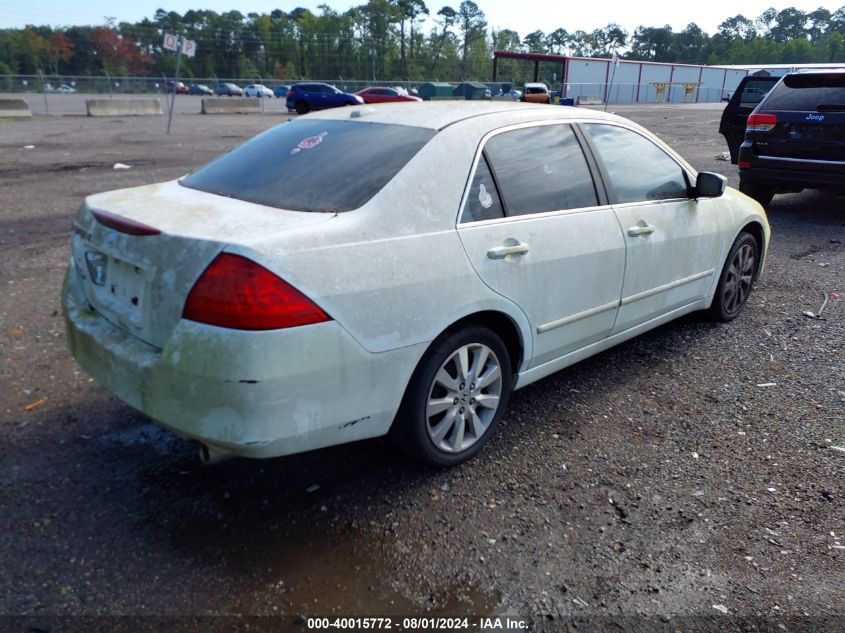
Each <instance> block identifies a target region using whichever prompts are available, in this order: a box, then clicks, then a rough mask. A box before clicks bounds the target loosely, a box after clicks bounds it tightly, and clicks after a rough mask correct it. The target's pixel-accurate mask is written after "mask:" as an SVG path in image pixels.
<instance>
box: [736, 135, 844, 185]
mask: <svg viewBox="0 0 845 633" xmlns="http://www.w3.org/2000/svg"><path fill="white" fill-rule="evenodd" d="M743 162H745V163H748V164H750V166H749V167H740V169H739V177H740V180H742V181H743V182H745V183H748V184H753V185H759V186H765V187H772V188H774V189H775V190H778V189H781V190H788V191H797V190H800V189H802V188H808V189H838V190H843V189H845V161H838V160H837V161H832V160H809V159H802V158H788V157H780V156H766V155H758V154H755V153H754V150H753V149H752V148H751V147H750V146H749V143H748V142H746V143H744V144H743V145H742V146H741V147H740V151H739V163H740V165H741V164H742V163H743Z"/></svg>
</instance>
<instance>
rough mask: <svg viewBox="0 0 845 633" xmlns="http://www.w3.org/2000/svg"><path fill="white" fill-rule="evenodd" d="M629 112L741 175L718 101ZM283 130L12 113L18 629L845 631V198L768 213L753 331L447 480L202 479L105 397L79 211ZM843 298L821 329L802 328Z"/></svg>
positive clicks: (510, 429)
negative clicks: (93, 196)
mask: <svg viewBox="0 0 845 633" xmlns="http://www.w3.org/2000/svg"><path fill="white" fill-rule="evenodd" d="M616 110H617V111H618V112H619V113H621V114H624V115H626V116H629V117H631V118H633V119H634V120H637V121H639V122H641V123H643V124H645V125H646V126H647V127H649V128H650V129H652V130H653V131H655V132H657V133H659V134H660V135H661V136H662V137H663V138H664V139H665V140H667V141H668V142H669V143H670V144H671V145H673V146H674V147H676V148H677V149H678V150H679V151H680V152H681V153H682V154H684V155H685V156H686V157H687V158H688V159H690V161H691V162H692V163H693V164H694V165H695V166H696V167H697V168H699V169H708V170H713V171H721V172H722V173H725V174H726V175H729V176H730V178H731V183H732V184H734V185H736V183H737V179H736V173H735V167H734V166H732V165H730V164H729V163H726V162H721V161H718V160H717V159H716V157H717V156H718V155H719V154H720V153H721V152H723V151H724V150H725V149H726V148H725V147H724V144H723V142H722V139H721V137H719V136H718V135H717V133H716V129H717V127H718V118H719V116H720V114H721V105H720V104H710V105H702V106H662V107H661V106H652V107H625V108H621V107H620V108H616ZM285 118H286V117H285V115H282V114H272V115H271V114H265V115H255V116H231V117H228V116H223V117H215V118H211V117H202V116H199V115H187V114H186V115H180V116H179V117H177V121H176V122H175V124H174V134H173V135H172V136H170V137H167V136H166V135H165V134H164V125H163V124H162V120H161V118H156V119H141V118H135V119H129V118H127V119H118V118H114V119H89V118H85V117H77V116H64V117H37V118H36V119H33V120H28V121H18V122H6V123H0V150H2V151H0V187H1V188H0V191H2V194H0V195H2V204H0V341H2V345H1V346H0V385H2V389H0V420H2V427H0V428H2V434H3V441H2V442H0V472H2V473H3V477H2V480H0V570H3V571H2V573H0V614H7V615H23V616H27V618H25V619H24V620H21V621H20V622H23V624H21V623H20V622H17V621H16V624H15V625H14V626H19V625H20V626H25V627H31V626H36V625H35V624H33V623H38V622H43V623H44V624H38V625H37V626H36V628H23V629H14V628H11V629H9V630H53V631H58V630H66V629H67V624H68V622H67V621H66V620H51V619H50V616H70V615H74V616H80V615H88V616H98V615H127V614H132V615H136V616H139V615H147V616H198V615H217V614H260V615H284V616H286V617H285V619H282V620H278V621H274V622H276V623H277V624H279V626H280V627H281V628H279V629H278V630H285V628H284V627H287V626H296V627H297V628H298V629H300V630H301V629H302V627H301V626H299V625H295V624H294V620H293V618H294V617H295V616H298V615H314V614H320V615H338V614H339V615H350V614H358V615H387V614H420V613H428V614H450V615H454V614H475V615H483V614H493V613H497V614H498V613H510V614H517V615H522V616H525V617H529V618H531V620H532V622H533V626H534V627H535V628H541V627H546V628H548V629H549V630H557V629H558V628H562V627H563V626H572V625H573V624H574V622H573V621H572V620H571V619H568V618H571V617H579V618H580V617H594V616H609V617H611V618H612V620H593V621H592V622H593V623H594V624H595V623H597V622H600V621H601V622H605V623H613V622H616V624H614V626H618V627H619V628H612V629H608V630H623V627H622V626H621V625H618V623H619V622H620V621H617V620H616V618H618V617H620V616H632V615H640V616H653V619H652V620H645V621H644V622H646V623H649V622H650V623H651V624H652V625H653V626H652V627H651V629H653V628H656V627H657V626H658V625H661V623H666V622H667V621H669V622H679V621H683V620H679V619H678V618H681V617H683V616H708V617H709V616H716V617H721V618H723V617H724V616H722V615H721V611H720V610H717V609H714V605H716V606H718V607H719V608H720V609H721V608H722V607H724V608H725V609H726V610H727V612H728V613H729V614H730V615H734V616H744V617H753V618H757V617H759V618H771V619H773V620H774V621H777V620H778V619H779V618H784V617H789V616H804V615H808V616H826V617H832V618H834V621H835V618H836V617H845V602H843V587H845V548H843V544H845V539H843V537H845V490H843V484H842V482H843V475H845V452H843V451H841V450H836V449H835V448H833V447H835V446H838V447H842V446H845V415H844V414H843V411H844V410H845V380H843V377H844V376H845V348H844V347H845V301H843V299H842V294H843V293H845V247H843V244H842V242H843V241H845V199H843V198H842V197H836V196H830V195H821V194H817V193H813V192H805V193H803V194H795V195H789V196H777V197H776V198H775V201H774V202H773V203H772V204H771V206H770V209H769V216H770V220H771V223H772V231H773V240H772V245H771V250H770V254H769V258H768V263H767V269H766V271H765V274H764V275H763V277H762V279H761V280H760V282H759V283H758V285H757V288H756V290H755V292H754V294H753V295H752V297H751V300H750V303H749V305H748V307H747V309H746V311H745V313H744V314H743V315H742V316H741V317H740V318H739V319H738V320H737V321H735V322H734V323H731V324H728V325H721V324H714V323H709V322H706V321H704V320H702V319H700V318H697V317H690V318H685V319H682V320H680V321H678V322H675V323H672V324H669V325H667V326H665V327H662V328H660V329H658V330H656V331H653V332H651V333H649V334H647V335H645V336H641V337H640V338H638V339H636V340H633V341H631V342H629V343H626V344H623V345H621V346H619V347H617V348H615V349H613V350H611V351H608V352H606V353H603V354H601V355H599V356H596V357H594V358H592V359H590V360H587V361H585V362H582V363H580V364H579V365H577V366H575V367H572V368H570V369H567V370H565V371H563V372H560V373H559V374H557V375H555V376H553V377H551V378H548V379H546V380H543V381H541V382H540V383H538V384H534V385H532V386H530V387H528V388H526V389H524V390H521V391H519V392H517V393H516V394H514V397H513V399H512V403H511V407H510V410H509V412H508V413H507V414H506V416H505V419H504V421H503V423H502V425H501V427H500V429H499V431H498V433H497V435H496V436H495V437H494V439H493V441H492V443H491V444H490V445H489V446H488V447H487V448H486V449H485V450H484V451H483V452H482V454H481V455H480V456H479V458H477V459H475V460H474V461H472V462H471V463H468V464H466V465H464V466H462V467H460V468H456V469H453V470H444V471H432V470H425V469H421V468H418V467H416V466H413V465H411V464H409V463H408V462H407V461H405V460H404V459H402V458H401V457H398V456H396V455H395V454H394V452H393V451H392V449H391V448H390V445H389V444H388V443H387V442H385V441H382V440H376V441H368V442H362V443H358V444H355V445H350V446H344V447H338V448H332V449H327V450H322V451H318V452H314V453H310V454H306V455H299V456H295V457H290V458H282V459H276V460H270V461H265V462H258V461H246V460H237V461H232V462H227V463H224V464H221V465H218V466H215V467H203V466H201V465H200V464H199V463H198V462H197V459H196V448H195V446H194V445H192V444H191V443H189V442H187V441H184V440H182V439H179V438H176V437H174V436H172V435H170V434H169V433H167V432H165V431H162V430H160V429H159V427H158V426H156V425H155V424H153V423H151V421H150V420H149V419H147V418H146V417H144V416H143V415H141V414H139V413H136V412H135V411H133V410H132V409H130V408H129V407H127V406H126V405H124V404H122V403H121V402H119V401H118V400H116V399H115V398H114V397H112V396H110V395H109V394H108V393H106V392H105V391H103V390H102V389H100V388H99V387H98V386H97V385H96V384H94V383H93V382H92V381H91V380H90V379H89V378H88V377H87V376H86V375H85V374H84V373H83V372H82V371H81V370H80V369H79V368H78V367H77V366H76V365H75V364H74V362H73V360H72V359H71V357H70V355H69V354H68V352H67V350H66V345H65V336H64V332H63V323H62V318H61V307H60V302H59V293H60V288H61V283H62V277H63V274H64V270H65V266H66V263H67V261H68V258H69V255H70V251H69V242H70V240H69V237H70V230H69V229H70V224H71V220H72V218H73V216H74V213H75V211H76V209H77V208H78V207H79V205H80V203H81V201H82V199H83V197H84V196H85V195H87V194H90V193H94V192H98V191H104V190H109V189H116V188H120V187H127V186H131V185H137V184H142V183H149V182H154V181H159V180H165V179H170V178H173V177H176V176H179V175H181V174H183V173H185V172H187V171H189V170H190V169H192V168H193V167H195V166H197V165H199V164H201V163H203V162H205V161H207V160H209V159H211V158H212V157H214V156H215V155H217V154H219V153H220V152H222V151H224V150H226V149H228V148H229V147H231V146H233V145H234V144H236V143H237V142H239V141H240V140H242V139H244V138H245V137H248V136H251V135H253V134H255V133H256V132H258V131H260V130H263V129H265V128H267V127H269V126H271V125H273V124H275V123H277V122H279V121H282V120H284V119H285ZM30 145H31V146H34V147H33V148H31V149H26V146H30ZM118 162H120V163H124V164H127V165H130V166H131V169H127V170H115V169H113V165H114V164H115V163H118ZM825 297H827V299H828V302H827V305H826V307H825V309H824V311H823V314H822V318H821V319H814V318H809V317H808V316H805V315H803V314H802V313H803V312H805V311H812V312H814V313H816V312H818V311H819V309H820V306H821V305H822V303H823V301H824V300H825ZM765 385H769V386H765ZM315 485H316V486H319V488H318V489H315V488H314V486H315ZM658 616H662V620H661V619H659V617H658ZM136 622H137V621H136ZM687 622H689V621H687ZM701 622H708V623H711V624H712V623H713V622H718V621H714V620H704V619H702V620H701ZM837 622H838V623H839V624H840V625H845V619H840V620H838V621H837ZM300 623H301V621H300ZM629 623H630V621H629ZM207 624H208V622H206V625H207ZM5 625H9V626H11V621H10V620H8V619H7V620H5V621H3V620H2V619H0V629H2V628H4V626H5ZM670 626H672V627H673V628H671V629H670V630H676V629H678V628H682V627H680V626H677V627H676V626H674V625H671V624H670ZM38 627H41V628H38ZM63 627H64V628H63ZM198 627H199V628H197V629H196V630H201V629H204V628H207V626H200V625H198ZM118 628H119V627H118V626H117V625H113V626H112V628H111V630H118ZM821 628H822V627H821V626H819V627H817V628H816V630H821ZM130 629H131V627H130ZM89 630H93V627H89ZM161 630H164V629H161ZM579 630H591V629H590V628H589V627H587V628H584V626H581V628H580V629H579ZM649 630H650V629H649ZM684 630H688V629H687V628H685V629H684ZM789 630H798V629H796V628H790V629H789ZM830 630H837V629H830Z"/></svg>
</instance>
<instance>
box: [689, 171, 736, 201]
mask: <svg viewBox="0 0 845 633" xmlns="http://www.w3.org/2000/svg"><path fill="white" fill-rule="evenodd" d="M727 184H728V179H727V178H725V177H724V176H723V175H722V174H714V173H713V172H709V171H702V172H699V173H698V177H697V178H696V179H695V197H696V198H718V197H719V196H721V195H722V194H723V193H725V187H726V186H727Z"/></svg>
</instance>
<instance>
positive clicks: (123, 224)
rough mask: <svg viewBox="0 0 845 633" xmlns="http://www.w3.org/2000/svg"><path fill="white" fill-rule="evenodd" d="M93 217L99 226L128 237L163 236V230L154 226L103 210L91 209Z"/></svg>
mask: <svg viewBox="0 0 845 633" xmlns="http://www.w3.org/2000/svg"><path fill="white" fill-rule="evenodd" d="M91 215H92V216H94V219H95V220H96V221H97V222H98V223H99V224H102V225H103V226H105V227H108V228H110V229H112V230H114V231H117V232H118V233H126V234H127V235H134V236H137V237H146V236H151V235H161V230H160V229H157V228H155V227H154V226H150V225H149V224H144V223H143V222H138V221H136V220H131V219H129V218H126V217H124V216H122V215H117V214H116V213H111V212H109V211H104V210H102V209H91Z"/></svg>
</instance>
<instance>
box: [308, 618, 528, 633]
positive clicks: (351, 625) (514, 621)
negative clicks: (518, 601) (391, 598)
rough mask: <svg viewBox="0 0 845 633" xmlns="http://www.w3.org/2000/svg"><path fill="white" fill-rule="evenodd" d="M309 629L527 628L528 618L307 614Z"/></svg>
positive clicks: (460, 629)
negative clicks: (325, 615)
mask: <svg viewBox="0 0 845 633" xmlns="http://www.w3.org/2000/svg"><path fill="white" fill-rule="evenodd" d="M305 625H306V628H307V629H308V630H309V631H319V630H347V631H361V630H374V631H378V630H382V631H389V630H395V631H469V630H476V631H478V630H480V631H498V630H501V631H508V630H509V631H524V630H527V629H528V621H527V620H525V619H522V618H515V617H511V616H508V617H475V618H467V617H458V618H448V617H408V618H402V619H401V620H400V619H394V618H391V617H353V618H308V619H307V620H306V622H305Z"/></svg>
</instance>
